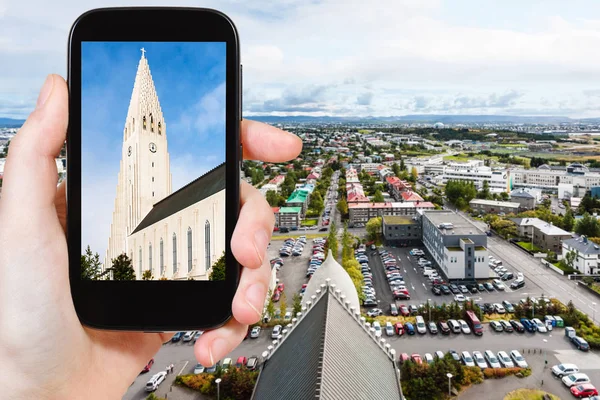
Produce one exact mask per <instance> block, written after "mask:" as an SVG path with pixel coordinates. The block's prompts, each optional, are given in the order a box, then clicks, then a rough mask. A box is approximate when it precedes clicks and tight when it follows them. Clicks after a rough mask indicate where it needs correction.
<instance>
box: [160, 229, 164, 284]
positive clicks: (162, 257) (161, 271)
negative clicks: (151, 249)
mask: <svg viewBox="0 0 600 400" xmlns="http://www.w3.org/2000/svg"><path fill="white" fill-rule="evenodd" d="M159 251H160V260H159V261H160V276H162V275H163V273H164V272H165V254H164V246H163V240H162V238H160V247H159Z"/></svg>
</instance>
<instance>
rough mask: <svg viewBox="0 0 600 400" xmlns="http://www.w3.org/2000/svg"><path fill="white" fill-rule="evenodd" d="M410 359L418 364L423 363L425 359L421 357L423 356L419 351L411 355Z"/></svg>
mask: <svg viewBox="0 0 600 400" xmlns="http://www.w3.org/2000/svg"><path fill="white" fill-rule="evenodd" d="M410 359H411V360H412V361H413V362H414V363H416V364H423V360H422V359H421V356H420V355H419V354H417V353H415V354H413V355H412V356H410Z"/></svg>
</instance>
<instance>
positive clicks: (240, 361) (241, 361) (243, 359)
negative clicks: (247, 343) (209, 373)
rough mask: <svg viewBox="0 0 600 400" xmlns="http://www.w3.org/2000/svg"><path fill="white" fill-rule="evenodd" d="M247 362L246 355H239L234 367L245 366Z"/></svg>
mask: <svg viewBox="0 0 600 400" xmlns="http://www.w3.org/2000/svg"><path fill="white" fill-rule="evenodd" d="M247 362H248V359H247V358H246V357H244V356H239V357H238V359H237V362H236V363H235V367H236V368H241V367H243V366H245V365H246V363H247Z"/></svg>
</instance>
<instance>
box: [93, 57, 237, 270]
mask: <svg viewBox="0 0 600 400" xmlns="http://www.w3.org/2000/svg"><path fill="white" fill-rule="evenodd" d="M166 128H167V126H166V122H165V120H164V116H163V113H162V109H161V107H160V102H159V100H158V94H157V92H156V88H155V86H154V81H153V79H152V74H151V73H150V67H149V65H148V59H147V58H146V57H145V54H144V50H143V49H142V57H141V59H140V61H139V64H138V69H137V73H136V77H135V82H134V85H133V92H132V95H131V100H130V103H129V109H128V112H127V117H126V120H125V126H124V128H123V146H122V149H121V162H120V170H119V175H118V182H117V191H116V198H115V203H114V211H113V215H112V223H111V226H110V237H109V240H108V247H107V251H106V255H105V259H104V268H110V267H111V265H112V260H113V259H114V258H117V257H118V256H119V255H120V254H122V253H125V254H126V255H127V256H129V258H130V259H131V261H132V266H133V268H134V271H135V274H136V279H142V276H143V274H144V272H145V271H151V276H152V278H153V279H161V278H163V279H182V280H186V279H195V280H206V279H208V277H209V275H210V269H211V267H212V265H213V264H214V262H215V261H216V260H217V259H218V258H219V257H220V256H221V254H222V253H223V251H224V249H225V231H224V229H225V165H220V166H218V167H216V168H214V169H213V170H211V171H209V172H207V173H206V174H204V175H203V176H201V177H199V178H198V179H196V180H195V181H193V182H191V183H189V184H188V185H186V186H184V187H183V188H181V189H179V190H177V191H176V192H174V193H173V192H172V187H171V179H172V178H171V171H170V156H169V152H168V146H167V129H166Z"/></svg>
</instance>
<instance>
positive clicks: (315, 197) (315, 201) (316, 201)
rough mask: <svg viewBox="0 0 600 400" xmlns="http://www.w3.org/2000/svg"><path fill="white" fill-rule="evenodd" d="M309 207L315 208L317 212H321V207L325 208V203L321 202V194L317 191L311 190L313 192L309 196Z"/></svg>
mask: <svg viewBox="0 0 600 400" xmlns="http://www.w3.org/2000/svg"><path fill="white" fill-rule="evenodd" d="M309 207H310V208H312V209H313V210H317V211H318V212H319V213H321V211H323V208H325V205H324V204H323V197H322V196H321V193H320V192H318V191H316V190H315V191H313V193H312V194H311V196H310V204H309Z"/></svg>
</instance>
